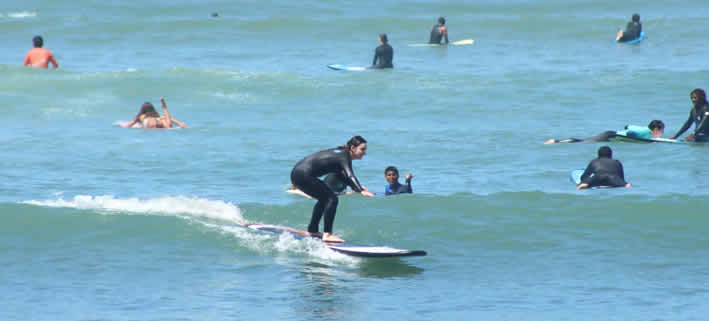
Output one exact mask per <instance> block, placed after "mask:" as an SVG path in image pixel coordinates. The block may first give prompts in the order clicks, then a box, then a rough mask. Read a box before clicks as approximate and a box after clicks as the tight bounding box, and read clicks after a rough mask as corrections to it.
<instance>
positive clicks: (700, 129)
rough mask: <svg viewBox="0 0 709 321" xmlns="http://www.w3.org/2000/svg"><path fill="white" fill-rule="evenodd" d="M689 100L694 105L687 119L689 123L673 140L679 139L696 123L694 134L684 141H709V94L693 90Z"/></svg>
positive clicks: (700, 90) (701, 90) (685, 124)
mask: <svg viewBox="0 0 709 321" xmlns="http://www.w3.org/2000/svg"><path fill="white" fill-rule="evenodd" d="M689 98H690V99H691V100H692V105H694V106H693V107H692V109H691V110H690V111H689V118H687V121H686V122H685V123H684V125H683V126H682V128H680V129H679V131H678V132H677V134H675V135H674V136H672V139H677V137H679V136H680V135H682V134H684V132H685V131H687V129H689V127H691V126H692V123H694V133H692V134H690V135H689V136H687V137H686V138H685V139H684V140H686V141H695V142H706V141H709V123H707V121H706V119H707V116H708V115H709V103H707V94H706V93H705V92H704V90H703V89H701V88H697V89H694V90H692V92H691V93H690V94H689Z"/></svg>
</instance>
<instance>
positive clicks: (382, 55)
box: [372, 43, 394, 68]
mask: <svg viewBox="0 0 709 321" xmlns="http://www.w3.org/2000/svg"><path fill="white" fill-rule="evenodd" d="M393 61H394V49H393V48H392V47H391V46H390V45H389V44H388V43H385V44H382V45H381V46H379V47H377V49H375V50H374V60H373V61H372V68H394V64H393Z"/></svg>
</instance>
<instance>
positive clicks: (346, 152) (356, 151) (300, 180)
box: [290, 136, 374, 243]
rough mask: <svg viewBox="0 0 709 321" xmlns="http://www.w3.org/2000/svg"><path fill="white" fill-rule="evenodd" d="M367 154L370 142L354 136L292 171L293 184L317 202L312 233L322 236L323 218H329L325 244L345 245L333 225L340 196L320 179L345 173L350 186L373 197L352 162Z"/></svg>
mask: <svg viewBox="0 0 709 321" xmlns="http://www.w3.org/2000/svg"><path fill="white" fill-rule="evenodd" d="M366 152H367V141H366V140H365V139H364V138H363V137H362V136H354V137H352V138H351V139H350V140H349V141H348V142H347V144H346V145H344V146H340V147H336V148H331V149H326V150H323V151H319V152H317V153H314V154H311V155H309V156H307V157H305V158H303V159H302V160H301V161H299V162H298V163H296V164H295V167H293V170H292V171H291V175H290V178H291V183H292V184H293V186H295V187H296V188H297V189H299V190H301V191H303V192H304V193H305V194H308V195H310V196H311V197H313V198H315V199H317V203H315V206H314V207H313V213H312V216H311V218H310V224H308V233H309V234H310V235H311V236H314V237H318V236H320V235H321V234H320V233H319V232H318V230H319V225H320V219H321V218H322V217H323V216H325V223H324V227H323V231H324V233H323V234H322V240H323V241H325V242H336V243H341V242H344V240H343V239H341V238H339V237H337V236H335V235H333V234H332V225H333V223H334V221H335V214H336V212H337V202H338V200H337V195H336V194H335V192H333V191H332V190H331V189H330V188H329V187H328V186H327V185H326V184H325V183H324V182H323V181H322V180H320V179H319V178H318V177H320V176H323V175H325V174H330V173H335V174H337V173H343V175H344V178H345V179H346V182H347V185H349V186H350V187H351V188H352V189H353V190H354V191H355V192H358V193H360V194H362V195H364V196H369V197H373V196H374V194H372V193H371V192H369V191H368V190H366V189H365V188H364V187H362V185H361V184H360V183H359V180H357V177H356V176H355V175H354V172H353V171H352V160H358V159H362V157H364V155H366Z"/></svg>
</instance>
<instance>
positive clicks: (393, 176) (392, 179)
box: [384, 166, 414, 195]
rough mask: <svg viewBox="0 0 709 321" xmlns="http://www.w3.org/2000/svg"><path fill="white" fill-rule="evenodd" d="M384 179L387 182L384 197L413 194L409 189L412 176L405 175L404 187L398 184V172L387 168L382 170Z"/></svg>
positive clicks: (393, 168)
mask: <svg viewBox="0 0 709 321" xmlns="http://www.w3.org/2000/svg"><path fill="white" fill-rule="evenodd" d="M384 178H386V180H387V183H388V184H387V185H386V186H385V187H384V195H394V194H404V193H408V194H411V193H413V192H414V191H413V189H412V188H411V179H412V178H414V175H412V174H411V173H408V174H406V185H401V184H399V170H398V169H396V167H394V166H389V167H387V168H386V169H385V170H384Z"/></svg>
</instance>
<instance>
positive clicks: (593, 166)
mask: <svg viewBox="0 0 709 321" xmlns="http://www.w3.org/2000/svg"><path fill="white" fill-rule="evenodd" d="M598 186H606V187H632V185H630V184H628V182H626V181H625V173H623V164H622V163H621V162H620V161H619V160H615V159H613V151H612V150H611V148H610V147H608V146H601V147H600V148H599V149H598V158H596V159H594V160H592V161H591V162H590V163H588V166H586V170H584V171H583V174H582V175H581V183H580V184H579V185H578V186H576V189H584V188H591V187H598Z"/></svg>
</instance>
